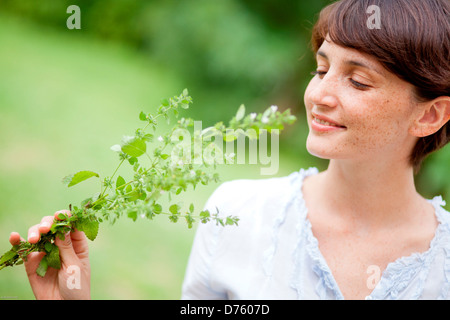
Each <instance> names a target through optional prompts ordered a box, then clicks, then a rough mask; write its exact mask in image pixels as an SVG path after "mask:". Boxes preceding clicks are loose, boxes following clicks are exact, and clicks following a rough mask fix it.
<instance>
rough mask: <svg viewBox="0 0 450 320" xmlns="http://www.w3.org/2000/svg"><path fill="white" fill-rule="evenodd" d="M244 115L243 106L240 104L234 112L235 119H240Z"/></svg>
mask: <svg viewBox="0 0 450 320" xmlns="http://www.w3.org/2000/svg"><path fill="white" fill-rule="evenodd" d="M244 116H245V106H244V105H243V104H241V106H240V107H239V109H238V111H237V113H236V121H239V120H242V119H243V118H244Z"/></svg>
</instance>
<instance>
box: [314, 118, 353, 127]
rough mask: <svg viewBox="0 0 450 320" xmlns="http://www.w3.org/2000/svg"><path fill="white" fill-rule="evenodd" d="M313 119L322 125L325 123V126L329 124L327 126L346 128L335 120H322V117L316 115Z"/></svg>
mask: <svg viewBox="0 0 450 320" xmlns="http://www.w3.org/2000/svg"><path fill="white" fill-rule="evenodd" d="M312 119H313V121H315V122H316V123H318V124H321V125H323V126H327V127H336V128H346V127H344V126H341V125H338V124H336V123H333V122H329V121H326V120H322V119H319V118H316V117H315V116H313V117H312Z"/></svg>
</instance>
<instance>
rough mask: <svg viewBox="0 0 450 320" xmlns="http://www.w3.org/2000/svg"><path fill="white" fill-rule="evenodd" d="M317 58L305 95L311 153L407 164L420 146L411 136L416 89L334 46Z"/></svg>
mask: <svg viewBox="0 0 450 320" xmlns="http://www.w3.org/2000/svg"><path fill="white" fill-rule="evenodd" d="M316 58H317V70H316V72H317V74H316V75H315V76H314V78H313V79H312V80H311V82H310V83H309V85H308V87H307V89H306V92H305V106H306V111H307V116H308V125H309V129H310V132H309V135H308V139H307V149H308V151H309V152H310V153H311V154H313V155H315V156H317V157H320V158H325V159H356V160H358V159H359V160H376V159H383V158H384V159H389V161H392V160H393V158H392V157H394V158H396V159H397V160H398V159H400V160H405V161H408V157H409V155H410V153H411V151H412V148H413V146H414V144H415V143H416V141H417V138H416V137H414V136H412V135H410V134H409V133H408V129H409V128H410V126H411V124H412V123H413V117H414V116H417V111H416V114H414V110H416V109H415V107H416V103H415V102H414V99H413V94H412V92H413V86H412V85H411V84H409V83H407V82H405V81H403V80H401V79H400V78H398V77H397V76H395V75H394V74H392V73H390V72H388V71H387V70H386V69H385V68H383V67H382V65H381V64H380V63H379V62H378V61H376V59H374V58H373V57H371V56H369V55H366V54H364V53H361V52H359V51H356V50H354V49H349V48H344V47H340V46H338V45H336V44H334V43H333V42H330V41H324V43H323V44H322V46H321V47H320V49H319V51H318V53H317V56H316ZM411 67H413V66H411ZM386 157H388V158H386Z"/></svg>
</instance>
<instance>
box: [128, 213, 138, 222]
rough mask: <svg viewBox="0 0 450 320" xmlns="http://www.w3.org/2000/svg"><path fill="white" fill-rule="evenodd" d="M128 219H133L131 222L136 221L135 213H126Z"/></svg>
mask: <svg viewBox="0 0 450 320" xmlns="http://www.w3.org/2000/svg"><path fill="white" fill-rule="evenodd" d="M128 218H131V219H133V221H136V219H137V211H130V212H128Z"/></svg>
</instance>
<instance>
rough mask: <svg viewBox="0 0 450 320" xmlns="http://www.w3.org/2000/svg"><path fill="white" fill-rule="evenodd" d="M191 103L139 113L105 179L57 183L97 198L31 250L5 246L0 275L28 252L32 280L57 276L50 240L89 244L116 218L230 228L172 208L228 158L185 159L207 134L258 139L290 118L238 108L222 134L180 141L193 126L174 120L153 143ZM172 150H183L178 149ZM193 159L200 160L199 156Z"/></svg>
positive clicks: (215, 217) (75, 208) (220, 128)
mask: <svg viewBox="0 0 450 320" xmlns="http://www.w3.org/2000/svg"><path fill="white" fill-rule="evenodd" d="M191 103H192V98H191V97H190V96H189V94H188V90H187V89H185V90H183V92H182V93H181V94H180V95H178V96H174V97H172V98H169V99H162V100H161V104H160V106H159V107H158V108H157V111H156V114H151V113H145V112H143V111H142V112H141V113H140V114H139V119H140V120H141V121H142V122H143V123H145V125H144V126H143V127H140V128H138V129H136V130H135V132H134V134H133V135H132V136H124V137H123V139H122V142H121V143H120V144H117V145H114V146H112V147H111V149H112V150H113V151H115V152H117V153H118V158H119V162H118V165H117V167H116V168H115V170H114V172H113V173H112V174H111V175H109V176H105V177H101V176H100V174H99V173H96V172H93V171H87V170H86V171H79V172H77V173H75V174H72V175H69V176H66V177H65V178H63V183H64V184H65V185H67V186H68V187H72V186H74V185H77V184H79V183H81V182H83V181H85V180H88V179H91V178H95V179H98V180H99V182H100V191H99V192H97V193H96V194H94V195H91V196H90V197H88V198H86V199H84V200H83V201H81V202H80V203H79V204H78V205H72V204H70V205H69V211H70V214H63V213H61V214H59V216H58V217H57V219H55V220H54V222H53V224H52V226H51V229H50V232H48V233H47V234H42V235H41V238H40V239H39V241H38V242H37V243H34V244H31V243H29V242H27V241H21V242H20V243H19V244H18V245H14V246H12V248H11V249H10V250H9V251H7V252H6V253H4V254H3V255H2V256H1V257H0V270H1V269H3V268H5V267H7V266H14V265H19V264H22V263H23V261H24V260H26V259H27V256H28V254H30V253H31V252H37V251H38V252H45V253H46V254H45V256H44V257H43V259H42V260H41V262H40V264H39V266H38V268H37V270H36V273H37V274H38V275H39V276H42V277H43V276H44V275H45V274H46V272H47V269H48V268H49V267H51V268H55V269H60V268H61V261H60V256H59V249H58V247H57V246H56V245H55V239H56V237H59V238H61V239H64V236H65V234H66V233H67V232H69V231H72V230H75V229H76V230H80V231H83V232H84V233H85V234H86V237H87V238H88V239H90V240H92V241H93V240H94V239H95V238H96V236H97V234H98V230H99V225H100V223H102V222H104V221H109V222H111V223H114V222H115V221H116V220H117V219H118V218H120V217H122V216H127V217H129V218H131V219H133V220H136V219H137V218H138V217H139V216H141V217H146V218H148V219H153V218H155V217H156V216H163V215H165V216H167V217H168V218H169V219H170V221H172V222H178V221H179V220H180V219H183V220H185V222H186V224H187V226H188V228H191V227H192V225H193V223H195V222H197V221H199V222H201V223H207V222H215V223H216V224H218V225H221V226H227V225H237V224H238V218H237V217H234V216H225V215H223V214H222V213H219V212H218V211H216V212H209V211H208V210H203V211H200V212H197V213H196V211H195V208H194V204H193V203H191V204H190V205H189V207H188V208H187V209H183V208H182V205H181V204H180V203H178V202H174V199H175V198H176V197H177V196H178V195H179V194H180V193H181V192H183V191H187V189H188V187H189V186H192V187H193V188H194V189H195V187H196V186H197V185H198V184H202V185H207V184H208V183H209V182H211V181H213V182H218V181H219V180H220V177H219V175H218V173H217V172H214V169H216V163H224V162H223V161H220V160H223V158H225V160H226V163H229V162H230V161H229V160H230V159H231V158H233V157H234V156H235V155H234V154H222V153H220V152H217V151H218V150H219V151H220V150H221V149H220V148H215V149H214V150H215V155H214V160H215V161H213V162H211V161H188V160H191V159H192V158H191V156H190V152H191V151H193V152H194V157H195V159H196V160H198V159H199V155H198V151H199V149H200V151H201V150H203V149H205V148H208V147H210V145H211V143H210V142H209V141H207V139H204V140H202V139H200V140H199V137H200V138H201V137H202V136H211V134H214V135H215V136H216V137H217V136H218V137H221V138H222V139H223V140H224V141H228V142H229V141H233V140H235V139H237V138H238V136H244V137H247V138H248V139H258V137H259V134H260V133H261V132H262V131H263V130H264V131H274V130H275V131H279V130H282V129H283V128H284V125H285V124H292V123H293V122H294V121H295V120H296V118H295V117H294V116H293V115H291V114H290V110H289V109H287V110H286V111H284V112H279V111H277V109H276V108H274V106H272V107H270V108H268V109H267V110H266V111H264V113H260V114H255V113H252V114H249V115H246V114H245V107H244V105H241V106H240V108H239V109H238V111H237V113H236V115H235V116H234V117H233V118H232V119H231V121H230V122H229V124H228V126H226V125H224V124H223V122H219V123H217V124H215V125H214V126H212V127H209V128H206V129H204V130H201V131H198V130H197V131H198V132H193V134H192V135H190V134H182V135H180V134H179V132H180V130H181V131H183V132H190V131H189V130H191V129H192V128H193V127H194V120H193V119H191V118H180V120H178V121H177V122H176V123H175V124H174V125H173V127H172V128H171V129H170V130H168V131H167V132H165V133H164V134H161V135H159V136H158V138H156V139H155V133H156V130H157V127H158V124H159V123H160V121H161V120H166V121H167V122H168V123H170V121H171V116H174V117H175V118H178V117H179V111H180V109H188V108H189V105H190V104H191ZM186 137H189V140H190V141H185V140H183V139H186ZM182 140H183V141H182ZM199 141H200V146H199V145H198V143H199ZM187 142H188V143H187ZM191 142H193V143H192V144H191ZM150 143H152V144H153V143H156V146H155V147H153V149H151V148H149V145H150ZM207 143H209V144H208V145H207ZM180 144H182V145H183V146H184V147H183V148H179V145H180ZM186 145H187V146H189V148H188V149H186V148H185V146H186ZM192 146H194V147H193V148H192ZM219 157H220V158H219ZM200 159H202V154H201V152H200ZM124 165H128V166H130V167H131V169H132V171H131V172H132V174H133V176H132V177H129V178H127V179H125V178H124V177H123V176H122V175H120V169H121V167H122V166H124ZM211 169H212V170H211ZM162 195H167V196H168V200H169V204H168V205H166V207H163V205H162V201H161V196H162Z"/></svg>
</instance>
